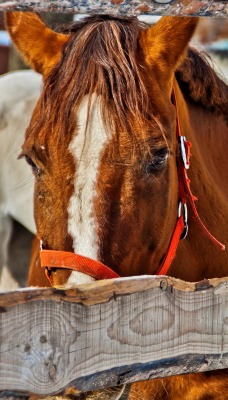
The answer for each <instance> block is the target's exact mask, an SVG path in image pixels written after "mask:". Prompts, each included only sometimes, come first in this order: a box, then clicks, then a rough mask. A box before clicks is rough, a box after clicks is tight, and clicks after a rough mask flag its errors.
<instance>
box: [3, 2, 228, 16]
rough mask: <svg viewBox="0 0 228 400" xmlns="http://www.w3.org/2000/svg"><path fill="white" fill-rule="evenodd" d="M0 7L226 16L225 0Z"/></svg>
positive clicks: (5, 5) (7, 5)
mask: <svg viewBox="0 0 228 400" xmlns="http://www.w3.org/2000/svg"><path fill="white" fill-rule="evenodd" d="M165 3H167V4H165ZM1 10H20V11H38V12H39V11H49V12H64V13H89V14H91V13H119V14H128V15H132V14H133V15H139V14H147V15H198V16H216V17H227V16H228V5H227V1H226V0H223V1H218V0H181V1H180V0H174V1H172V0H154V1H152V0H134V1H129V0H106V1H103V0H64V1H62V0H40V1H39V0H36V1H29V0H13V1H8V0H0V11H1Z"/></svg>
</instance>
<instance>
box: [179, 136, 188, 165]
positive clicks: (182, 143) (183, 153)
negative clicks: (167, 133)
mask: <svg viewBox="0 0 228 400" xmlns="http://www.w3.org/2000/svg"><path fill="white" fill-rule="evenodd" d="M185 142H186V137H185V136H180V151H181V157H182V160H183V163H184V167H185V169H189V164H188V160H187V154H186V148H185Z"/></svg>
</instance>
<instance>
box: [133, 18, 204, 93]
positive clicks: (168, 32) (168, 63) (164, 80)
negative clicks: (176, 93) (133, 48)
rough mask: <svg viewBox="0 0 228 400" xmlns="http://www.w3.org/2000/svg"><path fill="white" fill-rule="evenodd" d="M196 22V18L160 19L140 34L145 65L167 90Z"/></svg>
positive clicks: (183, 55) (182, 57) (184, 52)
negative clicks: (153, 72)
mask: <svg viewBox="0 0 228 400" xmlns="http://www.w3.org/2000/svg"><path fill="white" fill-rule="evenodd" d="M197 22H198V18H196V17H162V18H161V19H160V20H159V21H158V22H157V23H156V24H155V25H153V26H152V27H150V28H149V29H147V30H145V31H142V32H141V33H140V38H139V43H140V47H141V48H142V50H143V53H144V56H145V60H146V63H147V65H149V67H151V68H153V70H154V71H155V73H156V78H157V79H158V83H159V84H161V85H162V86H163V87H164V85H165V84H166V85H168V86H167V87H168V88H169V90H170V83H171V82H172V78H173V76H174V72H175V70H176V69H177V67H178V66H179V65H180V63H181V61H182V60H183V59H184V57H185V54H186V49H187V46H188V43H189V41H190V39H191V37H192V35H193V33H194V30H195V28H196V26H197Z"/></svg>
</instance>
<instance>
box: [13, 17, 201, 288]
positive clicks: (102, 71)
mask: <svg viewBox="0 0 228 400" xmlns="http://www.w3.org/2000/svg"><path fill="white" fill-rule="evenodd" d="M6 19H7V25H8V30H9V32H10V34H11V37H12V39H13V41H14V43H15V45H16V46H17V48H18V49H19V51H20V53H21V54H22V56H23V57H24V59H25V61H26V62H27V63H28V64H29V65H30V66H31V67H32V68H34V69H35V70H36V71H37V72H40V73H42V74H43V77H44V88H43V93H42V95H41V97H40V99H39V101H38V104H37V106H36V108H35V111H34V113H33V116H32V120H31V123H30V126H29V128H28V129H27V133H26V139H25V142H24V145H23V150H22V155H23V156H25V158H26V160H27V162H28V163H29V164H30V165H31V167H32V170H33V172H34V176H35V196H34V206H35V221H36V226H37V233H38V236H39V237H40V238H41V239H42V242H43V247H44V249H50V250H61V251H68V252H73V253H77V254H79V255H82V256H86V257H89V258H91V259H95V260H98V261H100V262H102V263H103V264H105V265H107V266H109V267H110V268H111V269H112V270H114V271H115V272H116V273H117V274H118V275H120V276H130V275H140V274H147V273H150V274H154V273H156V272H157V270H158V268H159V266H160V264H161V262H162V259H163V258H164V256H165V254H166V252H167V247H168V244H169V242H170V240H171V237H172V234H173V231H174V228H175V224H176V220H177V213H178V206H177V204H178V173H177V165H176V159H177V156H178V155H179V146H178V143H177V139H176V129H177V127H176V108H175V105H174V100H173V97H172V96H173V95H172V93H173V87H174V80H175V79H174V74H175V70H176V69H177V67H178V66H179V65H180V63H181V62H182V60H183V58H184V57H185V54H186V49H187V46H188V42H189V40H190V38H191V36H192V34H193V32H194V29H195V26H196V24H197V18H178V17H163V18H162V19H161V20H160V21H159V22H158V23H157V24H156V25H155V26H152V27H150V28H147V27H146V26H145V25H143V24H141V23H140V22H139V21H138V20H137V19H136V18H134V17H131V18H122V17H110V16H94V17H89V18H86V19H85V20H83V21H81V22H79V23H76V24H73V25H72V26H71V27H70V28H69V31H68V32H65V33H56V32H53V31H52V30H50V29H49V28H48V27H47V26H46V25H45V24H44V22H43V21H42V20H41V19H40V17H39V16H38V15H36V14H32V13H17V12H15V13H14V12H10V13H7V16H6ZM186 124H187V122H186ZM52 278H53V282H54V284H62V283H65V282H76V283H78V282H81V281H82V280H81V278H83V280H84V278H86V276H85V274H82V273H81V272H72V271H68V270H59V269H56V270H54V272H53V271H52Z"/></svg>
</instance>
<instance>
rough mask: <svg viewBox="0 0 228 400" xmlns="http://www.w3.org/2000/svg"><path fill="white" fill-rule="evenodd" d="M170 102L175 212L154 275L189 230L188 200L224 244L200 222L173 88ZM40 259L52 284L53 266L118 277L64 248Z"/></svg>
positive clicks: (169, 260) (162, 269) (170, 258)
mask: <svg viewBox="0 0 228 400" xmlns="http://www.w3.org/2000/svg"><path fill="white" fill-rule="evenodd" d="M172 100H173V104H174V106H175V108H176V135H177V139H178V141H179V145H180V155H181V157H179V158H177V172H178V187H179V189H178V213H177V222H176V225H175V228H174V231H173V234H172V237H171V240H170V243H169V247H168V250H167V252H166V254H165V256H164V258H163V260H162V263H161V265H160V266H159V268H158V270H157V271H156V275H166V274H167V272H168V270H169V268H170V266H171V263H172V261H173V259H174V257H175V255H176V251H177V247H178V244H179V242H180V240H182V239H185V237H186V236H187V233H188V212H187V201H188V202H189V204H190V206H191V209H192V212H193V215H194V219H195V221H197V223H198V224H199V226H200V227H201V229H202V230H203V232H204V233H205V234H206V235H207V236H208V237H209V239H210V240H211V241H212V242H213V243H214V244H215V245H216V246H218V247H219V248H220V249H221V250H225V246H224V245H223V244H222V243H221V242H219V241H218V240H217V239H216V238H215V237H214V236H213V235H212V234H211V233H210V232H209V231H208V229H207V228H206V226H205V225H204V223H203V222H202V220H201V218H200V216H199V214H198V212H197V209H196V206H195V201H196V200H197V198H196V197H195V196H194V195H193V194H192V192H191V189H190V179H189V178H188V175H187V170H188V169H189V166H190V148H191V143H190V142H188V141H187V140H186V138H185V136H182V135H181V129H180V120H179V115H178V108H177V103H176V96H175V92H174V91H173V94H172ZM40 260H41V267H42V268H45V273H46V276H47V278H48V280H49V281H50V283H51V285H53V280H52V277H51V271H52V269H67V270H72V271H77V272H82V273H84V274H87V275H90V276H91V277H93V278H94V279H96V280H101V279H113V278H118V277H120V276H119V275H118V274H117V273H116V272H114V271H113V270H112V269H111V268H109V267H107V266H106V265H104V264H102V263H101V262H99V261H96V260H92V259H91V258H88V257H84V256H81V255H79V254H75V253H71V252H66V251H55V250H44V249H43V248H42V241H41V249H40Z"/></svg>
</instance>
